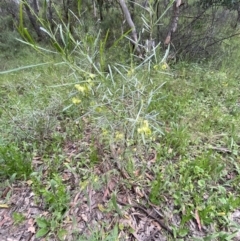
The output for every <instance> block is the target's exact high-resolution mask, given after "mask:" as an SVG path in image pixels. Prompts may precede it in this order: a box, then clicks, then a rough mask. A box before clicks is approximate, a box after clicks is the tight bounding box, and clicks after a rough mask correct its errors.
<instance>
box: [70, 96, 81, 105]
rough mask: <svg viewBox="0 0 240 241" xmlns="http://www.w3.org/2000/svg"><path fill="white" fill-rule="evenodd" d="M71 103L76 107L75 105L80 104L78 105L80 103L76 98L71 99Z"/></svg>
mask: <svg viewBox="0 0 240 241" xmlns="http://www.w3.org/2000/svg"><path fill="white" fill-rule="evenodd" d="M72 103H73V104H74V105H77V104H80V103H81V100H80V99H78V98H76V97H73V98H72Z"/></svg>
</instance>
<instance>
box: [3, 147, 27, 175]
mask: <svg viewBox="0 0 240 241" xmlns="http://www.w3.org/2000/svg"><path fill="white" fill-rule="evenodd" d="M31 162H32V155H31V154H30V153H28V152H27V151H25V150H21V149H20V148H19V147H18V146H16V145H13V144H8V145H0V165H1V169H0V178H1V179H3V178H9V177H11V176H12V175H15V176H16V177H17V178H18V179H19V178H25V179H26V178H28V177H29V175H30V174H31V172H32V163H31Z"/></svg>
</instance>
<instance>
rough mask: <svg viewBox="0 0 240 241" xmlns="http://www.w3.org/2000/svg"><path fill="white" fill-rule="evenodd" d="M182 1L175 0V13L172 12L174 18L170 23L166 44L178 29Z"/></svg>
mask: <svg viewBox="0 0 240 241" xmlns="http://www.w3.org/2000/svg"><path fill="white" fill-rule="evenodd" d="M181 3H182V1H181V0H175V1H174V3H173V14H172V20H171V23H170V28H169V31H168V34H167V37H166V39H165V41H164V44H165V46H166V45H168V44H169V43H170V42H171V39H172V34H173V33H174V32H175V31H176V30H177V25H178V20H179V13H180V10H179V7H180V6H181Z"/></svg>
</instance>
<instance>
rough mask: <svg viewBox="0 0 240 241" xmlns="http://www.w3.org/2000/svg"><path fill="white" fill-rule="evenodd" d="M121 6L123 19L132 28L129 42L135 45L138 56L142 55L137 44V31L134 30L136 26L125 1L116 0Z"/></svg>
mask: <svg viewBox="0 0 240 241" xmlns="http://www.w3.org/2000/svg"><path fill="white" fill-rule="evenodd" d="M118 2H119V4H120V6H121V8H122V11H123V13H124V16H125V19H126V21H127V23H128V25H129V27H130V28H131V29H132V39H131V42H132V43H133V45H134V47H135V50H136V51H137V53H138V54H139V55H140V57H142V54H141V50H140V48H139V45H138V37H137V31H136V27H135V24H134V22H133V20H132V18H131V14H130V12H129V10H128V7H127V5H126V3H125V1H124V0H118Z"/></svg>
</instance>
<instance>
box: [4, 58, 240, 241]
mask: <svg viewBox="0 0 240 241" xmlns="http://www.w3.org/2000/svg"><path fill="white" fill-rule="evenodd" d="M33 61H34V63H37V61H39V62H41V61H44V62H47V60H46V59H41V58H39V57H36V56H35V55H34V54H32V55H31V54H29V53H28V55H27V56H25V57H24V56H21V57H19V58H18V59H17V60H16V59H9V60H7V61H5V62H2V61H1V70H2V71H5V70H7V69H11V68H12V69H13V68H16V67H20V66H23V65H31V63H33ZM237 65H238V64H236V66H237ZM234 66H235V65H233V64H232V69H228V68H226V67H222V68H219V67H215V66H214V67H213V66H210V65H209V66H207V65H206V64H205V65H204V64H195V63H178V64H176V65H175V66H172V67H171V68H170V69H164V70H163V69H159V68H158V67H159V66H157V65H155V66H151V68H149V67H148V66H143V67H142V68H136V69H134V70H132V69H130V70H129V71H127V72H126V75H123V74H122V73H123V72H121V74H120V75H119V74H116V75H111V73H110V74H107V73H106V76H107V77H106V78H105V79H104V80H106V81H107V80H108V79H111V81H112V82H111V83H112V85H113V86H114V85H118V84H119V83H120V84H121V81H124V80H126V81H128V82H127V83H128V84H129V86H130V85H131V84H132V82H134V81H135V82H134V84H132V86H131V88H133V87H134V88H140V90H139V92H137V93H135V92H134V91H133V90H132V89H130V87H129V90H131V91H132V92H127V91H128V88H127V87H126V86H127V85H125V86H124V88H121V89H120V90H121V91H120V97H119V99H118V98H117V97H116V95H117V94H118V93H119V88H120V87H119V86H120V84H119V86H117V87H116V89H114V88H113V89H111V86H108V87H107V88H106V89H105V91H104V88H103V89H101V87H100V85H97V84H95V85H96V86H97V90H98V91H102V92H101V93H100V94H99V95H95V96H94V97H93V99H90V97H89V94H88V96H87V94H86V93H87V92H85V93H84V96H85V99H84V100H82V102H84V101H85V102H87V104H86V106H87V107H86V106H84V104H85V102H84V103H81V105H82V106H83V107H82V109H81V108H80V107H78V106H79V105H77V104H78V103H77V102H76V101H77V100H78V99H77V98H75V99H74V98H73V97H74V96H75V92H76V91H75V90H74V89H75V88H78V89H80V88H79V86H77V87H76V86H75V87H74V85H76V84H77V83H78V82H76V79H74V78H73V76H74V75H73V74H72V72H71V71H70V70H66V69H65V68H62V67H61V65H55V64H52V63H50V64H48V65H43V66H38V67H35V68H28V69H24V70H19V71H13V72H9V73H2V74H1V75H0V77H1V80H0V86H1V88H0V96H1V100H2V103H1V105H0V118H1V119H0V132H1V136H0V165H1V168H0V179H1V184H0V237H1V240H4V241H5V240H6V241H17V240H18V241H20V240H22V241H33V240H34V241H35V240H36V241H37V240H68V241H71V240H72V241H78V240H79V241H80V240H89V241H95V240H109V241H110V240H126V241H127V240H139V241H147V240H149V241H150V240H154V241H157V240H159V241H160V240H179V241H180V240H189V241H190V240H235V241H236V240H240V231H239V230H240V186H239V179H240V155H239V145H240V134H239V133H240V95H239V93H240V81H239V80H240V72H238V71H237V67H236V68H235V69H234V71H233V68H234ZM160 68H161V66H160ZM139 69H140V70H139ZM146 71H149V73H148V75H147V76H150V78H149V79H147V78H145V77H146ZM86 73H87V74H88V75H89V76H90V77H91V74H92V73H90V74H89V73H88V72H87V71H86ZM98 74H99V73H94V77H92V79H93V78H94V79H93V81H95V79H96V81H95V82H96V83H98V81H99V82H100V80H101V81H102V78H103V77H102V76H103V74H99V75H98ZM95 75H96V76H95ZM92 76H93V75H92ZM112 76H113V77H114V78H113V77H112ZM124 76H125V77H126V78H125V77H124ZM83 78H86V77H83ZM98 78H99V79H98ZM140 78H142V79H141V81H143V80H146V82H145V83H144V82H141V81H140V83H141V84H142V85H143V86H140V87H138V86H139V85H138V84H139V83H138V82H137V80H138V79H140ZM113 80H114V81H113ZM118 80H121V81H118ZM131 81H132V82H131ZM149 81H150V82H149ZM86 83H87V84H89V85H90V81H88V80H87V82H86ZM144 84H145V85H144ZM83 87H84V88H85V89H86V86H83ZM123 89H124V91H125V92H124V91H123ZM152 89H153V90H156V93H155V92H154V93H155V94H156V95H153V96H151V98H150V97H146V96H148V93H150V92H151V90H152ZM146 90H147V91H146ZM149 90H150V91H149ZM74 91H75V92H74ZM114 91H116V92H114ZM112 93H114V94H112ZM129 93H130V94H129ZM139 93H143V94H142V96H143V98H146V99H143V101H140V102H137V104H136V103H135V102H134V101H135V100H136V98H135V97H136V96H138V95H139ZM151 93H152V92H151ZM108 94H109V95H108ZM123 95H124V98H122V96H123ZM109 96H113V97H111V98H115V99H114V100H113V101H112V102H111V105H108V104H106V105H102V106H100V107H101V110H100V109H99V108H98V109H97V108H96V109H97V111H96V113H95V114H92V113H93V111H92V109H91V112H89V113H90V114H89V113H88V114H86V115H85V112H84V113H83V111H84V110H86V108H90V107H91V106H92V101H94V98H99V99H96V101H97V102H99V103H100V102H101V101H105V99H107V98H108V97H109ZM129 96H130V97H129ZM132 96H134V98H132ZM139 96H140V95H139ZM109 98H110V97H109ZM120 98H122V99H121V101H120ZM139 98H140V97H139ZM141 98H142V97H141ZM107 100H108V101H109V99H107ZM72 102H74V105H72ZM79 103H80V101H79ZM119 103H120V104H119ZM122 103H123V106H122V105H121V104H122ZM141 103H148V105H147V107H146V109H144V108H145V105H144V104H141ZM97 107H99V106H97ZM143 109H144V111H145V112H144V113H143V112H141V111H143ZM122 113H124V115H122ZM129 113H130V114H129ZM155 113H157V115H156V114H155ZM93 115H94V116H93ZM139 115H140V116H141V118H139V119H138V116H139ZM80 116H82V117H81V118H79V117H80ZM156 116H157V117H156ZM103 117H104V118H103ZM155 117H156V118H157V119H154V118H155ZM118 118H119V119H118ZM106 120H107V121H106ZM135 120H137V121H135ZM129 121H131V122H129ZM122 122H124V125H123V126H127V127H126V129H121V128H122ZM135 122H136V123H137V124H136V123H135ZM109 123H111V124H109ZM129 123H130V124H129ZM132 123H135V124H136V126H135V127H132V126H134V125H133V124H132ZM155 123H159V124H158V125H157V126H156V125H155ZM125 124H126V125H125ZM124 128H125V127H124ZM131 128H132V129H131ZM158 128H160V131H159V130H158ZM133 129H135V130H136V133H135V134H134V135H132V138H130V136H131V135H130V134H129V133H132V132H133ZM154 130H156V132H155V131H154Z"/></svg>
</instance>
